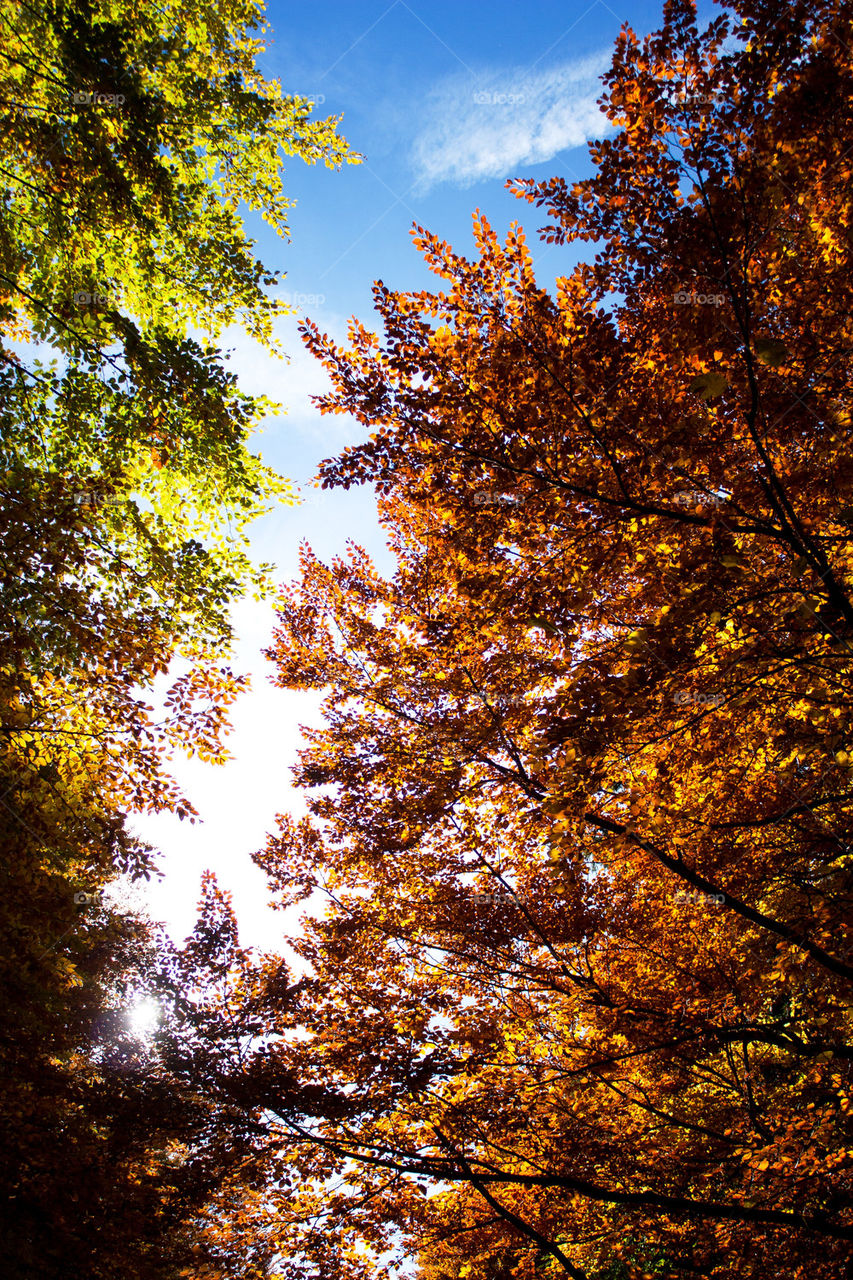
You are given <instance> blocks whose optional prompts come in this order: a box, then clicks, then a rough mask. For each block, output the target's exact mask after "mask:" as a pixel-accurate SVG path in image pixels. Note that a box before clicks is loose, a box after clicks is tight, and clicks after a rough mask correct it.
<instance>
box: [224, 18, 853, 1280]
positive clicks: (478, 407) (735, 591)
mask: <svg viewBox="0 0 853 1280" xmlns="http://www.w3.org/2000/svg"><path fill="white" fill-rule="evenodd" d="M851 19H853V12H851V7H850V6H849V5H848V4H843V3H842V4H838V3H822V2H821V0H818V2H817V3H809V4H804V3H794V4H791V5H788V6H784V13H782V12H780V7H779V6H778V5H773V4H767V3H763V2H759V3H749V2H744V3H739V4H737V5H736V6H734V9H732V10H729V11H727V12H726V13H725V14H724V15H723V16H721V17H719V18H717V19H716V20H715V21H714V22H713V23H712V24H711V25H710V26H709V27H708V28H707V30H705V31H703V32H699V31H698V29H697V27H696V26H695V21H694V13H693V10H692V8H691V6H690V5H689V4H686V3H682V2H680V0H679V2H678V3H671V4H669V5H668V6H667V9H666V15H665V24H664V26H663V27H662V29H661V30H660V31H659V32H658V33H657V34H655V35H654V36H652V37H650V38H649V39H647V40H645V41H644V42H642V43H641V42H639V41H638V40H637V39H636V37H635V36H634V35H633V34H632V33H631V32H630V31H625V32H623V34H622V36H621V37H620V39H619V42H618V44H617V47H616V50H615V55H614V60H613V66H612V69H611V71H610V72H609V73H608V75H607V76H606V77H605V97H604V106H605V109H606V112H607V115H608V118H609V120H610V122H611V124H612V126H613V129H614V131H613V132H612V133H611V135H610V136H609V137H608V138H607V139H606V140H605V141H603V142H600V143H598V144H596V145H595V146H593V148H592V158H593V161H594V173H593V175H592V176H591V177H590V178H588V179H587V180H584V181H580V182H577V183H575V184H573V185H572V184H570V183H568V182H566V181H564V180H562V179H555V180H554V181H551V182H546V183H541V184H540V183H535V182H520V183H518V184H515V190H516V191H517V194H518V195H519V196H520V197H521V198H522V199H524V200H526V201H527V202H529V203H530V204H531V205H532V206H534V207H544V208H545V209H547V211H548V216H549V218H550V220H551V221H550V226H549V227H547V228H546V229H545V231H544V232H543V234H544V236H545V238H546V239H548V240H550V241H552V242H556V243H559V244H564V245H567V246H576V247H580V248H582V242H587V241H588V242H592V243H593V244H594V247H595V255H594V257H592V256H591V254H589V253H588V254H587V259H588V260H586V261H581V262H579V263H578V265H577V266H575V267H574V268H573V269H570V270H569V273H568V274H567V275H566V276H565V277H564V278H562V279H560V280H559V282H558V287H557V290H556V293H555V294H554V295H553V296H551V295H549V294H548V293H547V292H546V291H545V290H543V289H542V288H540V287H538V286H537V283H536V280H535V278H534V271H533V266H532V262H531V256H530V252H529V249H528V248H527V245H526V241H525V237H524V235H523V233H522V232H521V230H520V229H519V228H517V227H516V228H513V229H512V230H511V232H510V234H509V236H508V237H507V239H506V241H505V242H503V243H502V242H500V241H499V239H498V238H497V236H496V235H495V234H494V232H493V231H492V229H491V228H490V226H489V224H488V222H487V221H486V219H485V218H484V217H482V216H479V215H478V217H477V219H476V220H475V224H474V229H475V236H476V246H477V254H476V256H475V257H474V258H471V259H469V258H465V257H463V256H461V255H460V254H458V253H455V252H454V251H453V250H452V249H451V248H450V247H449V246H448V245H447V244H444V243H441V242H439V241H437V240H436V239H435V238H434V237H432V236H431V235H429V234H428V233H427V232H425V231H423V230H420V229H419V230H418V232H417V243H418V245H419V246H420V248H421V249H422V251H423V253H424V255H425V258H426V261H427V262H428V264H429V266H430V267H431V269H432V270H433V271H434V272H435V274H436V275H437V276H438V277H439V279H440V290H439V291H436V292H432V293H430V292H420V293H414V294H406V293H399V292H393V291H391V290H389V289H387V288H386V287H384V286H383V285H382V284H381V283H380V284H378V285H377V287H376V295H375V296H376V306H377V310H378V312H379V315H380V318H381V321H382V324H383V327H384V335H383V336H382V337H381V338H380V337H376V336H375V335H373V334H372V333H370V332H369V331H368V330H367V329H366V328H364V327H363V326H361V325H360V324H357V323H353V326H352V329H351V334H350V339H351V343H350V347H349V349H343V348H340V347H337V346H336V345H335V344H334V343H333V342H332V341H331V340H329V339H328V338H326V337H324V336H323V335H322V334H320V332H319V331H318V330H317V329H316V328H314V327H313V326H310V325H309V326H307V328H306V338H307V342H308V345H309V347H310V348H311V350H312V351H313V352H315V354H316V355H317V356H318V357H319V358H320V359H321V360H322V361H323V362H324V364H325V365H326V368H327V369H328V370H329V372H330V373H331V376H332V379H333V384H334V389H333V391H332V393H330V394H329V395H328V396H326V397H325V398H324V400H323V401H322V407H323V409H324V410H325V411H326V412H331V413H335V412H349V413H352V414H354V415H355V416H356V417H357V418H358V419H359V420H360V421H361V422H362V423H363V424H364V426H365V429H366V433H368V434H367V436H366V439H365V442H364V443H363V444H361V445H359V446H357V447H355V448H352V449H349V450H347V451H346V452H345V453H344V454H343V455H342V456H341V457H339V458H336V459H332V460H330V461H329V462H327V463H326V464H324V468H323V473H322V474H323V481H324V483H325V484H326V485H331V486H345V487H348V486H350V485H353V484H361V483H366V482H372V483H373V484H374V485H375V486H376V489H377V492H378V494H379V508H380V513H381V516H382V519H383V522H384V526H385V529H386V531H387V535H388V538H389V540H390V543H391V545H392V548H393V550H394V551H395V553H396V555H397V559H398V568H397V571H396V573H395V574H394V576H393V577H392V578H391V579H385V578H383V577H382V576H381V575H380V574H379V573H378V572H377V570H376V569H375V568H374V567H373V565H372V564H371V562H370V560H369V558H368V557H367V555H366V554H365V553H363V552H362V551H361V550H359V549H358V548H357V547H355V546H353V547H352V549H351V552H350V554H349V556H348V558H346V559H344V560H341V561H336V562H335V563H333V564H331V565H325V564H323V563H321V562H320V561H319V560H318V559H317V558H316V557H315V556H314V555H313V554H312V552H311V551H310V549H308V548H306V549H305V551H304V555H303V576H302V579H301V581H300V582H298V583H297V584H295V585H294V586H293V588H292V590H291V591H290V594H289V598H288V600H287V602H286V604H285V605H284V607H283V609H282V612H281V621H280V627H279V629H278V632H277V634H276V639H275V647H274V654H275V657H276V661H277V663H278V672H279V677H278V678H279V680H280V683H281V684H282V685H283V686H286V687H289V688H299V689H305V688H310V689H318V690H323V691H325V694H326V702H325V708H326V725H325V727H324V728H323V729H322V730H319V731H314V732H311V733H310V734H309V744H310V745H309V746H308V748H307V750H306V751H305V752H304V754H303V756H302V759H301V764H300V766H299V768H298V771H297V777H298V781H299V782H300V783H301V784H302V785H303V786H304V787H306V788H308V790H309V796H310V801H309V807H310V817H309V818H308V819H306V820H304V821H302V822H299V823H296V822H292V821H290V820H287V819H283V820H282V824H281V830H280V832H279V833H278V834H277V835H276V836H275V837H274V838H272V839H271V840H270V842H269V845H268V847H267V849H266V850H265V852H263V853H262V854H261V855H259V861H260V862H261V865H263V866H264V867H265V868H266V869H267V871H268V873H269V876H270V879H271V883H272V884H273V886H274V888H275V890H276V891H277V893H278V895H279V898H280V900H281V902H282V903H292V902H295V901H299V900H300V899H305V898H308V897H309V896H310V895H312V894H317V893H318V892H321V893H323V894H325V895H326V898H327V902H328V908H327V911H326V912H325V914H323V915H322V917H321V918H318V915H317V911H316V909H315V910H314V911H313V914H311V915H310V916H309V917H307V918H306V922H305V934H304V936H302V937H300V938H296V939H293V940H292V944H293V945H294V946H295V947H296V948H297V949H298V950H299V952H300V953H301V955H302V956H303V958H304V960H305V961H306V962H307V963H308V964H310V967H311V975H312V976H311V978H310V980H307V981H306V982H305V983H304V984H303V985H302V987H301V988H300V990H299V991H298V993H295V994H294V996H293V1000H292V1001H291V1002H290V1003H289V1004H288V1012H287V1017H285V1016H284V1014H283V1013H282V1012H281V1011H280V1010H279V1012H278V1013H276V1012H275V1011H274V1010H273V1009H272V1008H271V1013H270V1018H269V1021H268V1025H267V1031H268V1036H269V1039H268V1041H267V1042H266V1043H265V1044H264V1045H263V1047H262V1048H260V1049H259V1050H258V1054H257V1057H256V1059H255V1062H254V1065H253V1067H252V1071H254V1072H255V1073H256V1079H255V1085H254V1086H253V1087H254V1092H252V1091H251V1090H250V1092H249V1095H248V1096H249V1097H251V1098H253V1099H254V1103H255V1105H256V1106H257V1107H263V1108H264V1112H265V1114H266V1117H267V1121H266V1122H267V1123H268V1125H269V1139H268V1148H267V1150H268V1157H267V1158H268V1159H269V1161H270V1164H269V1165H268V1169H269V1179H268V1185H267V1191H266V1196H265V1197H264V1198H263V1204H262V1205H261V1204H260V1203H259V1204H258V1205H257V1206H256V1209H257V1213H258V1215H259V1216H258V1221H259V1222H260V1221H263V1222H264V1223H265V1224H266V1225H265V1230H266V1231H267V1232H268V1233H271V1234H267V1235H266V1236H265V1237H264V1238H265V1239H276V1240H277V1241H278V1247H279V1249H280V1254H281V1261H280V1262H279V1267H280V1274H281V1275H282V1276H286V1277H288V1278H290V1277H296V1276H303V1275H304V1276H315V1277H332V1276H334V1277H339V1276H347V1277H350V1276H353V1277H354V1276H362V1275H365V1276H366V1275H374V1274H378V1273H380V1272H383V1271H385V1270H387V1268H388V1267H389V1266H391V1265H394V1264H397V1263H400V1262H401V1261H402V1260H403V1259H405V1258H409V1259H411V1258H412V1257H416V1258H417V1261H418V1264H419V1267H420V1274H421V1275H422V1276H423V1277H424V1280H450V1278H451V1277H453V1278H455V1277H457V1276H466V1277H471V1278H473V1280H487V1278H489V1277H491V1278H495V1277H509V1276H517V1277H529V1278H530V1280H532V1278H533V1277H534V1276H535V1275H539V1274H542V1275H551V1274H561V1273H566V1274H568V1275H571V1276H575V1277H587V1278H588V1280H605V1278H606V1280H622V1278H623V1277H625V1278H627V1277H640V1276H661V1277H671V1278H673V1280H674V1278H675V1277H679V1278H680V1277H688V1276H693V1275H702V1276H723V1275H729V1274H735V1275H737V1276H743V1277H769V1276H785V1277H791V1278H794V1277H801V1278H803V1280H804V1278H805V1277H806V1276H809V1277H810V1278H811V1280H814V1278H818V1280H837V1277H839V1276H840V1275H842V1274H843V1272H844V1268H845V1266H846V1260H847V1259H848V1257H849V1252H850V1243H851V1239H853V1219H852V1218H851V1214H850V1188H851V1167H853V1133H851V1126H850V1112H849V1087H850V1062H851V1053H853V1049H851V1036H850V1032H851V1020H850V1005H849V999H850V982H851V978H853V933H851V856H853V852H852V851H851V843H850V841H851V829H850V821H851V803H853V724H851V704H850V697H849V689H850V681H851V658H850V654H851V637H853V602H852V601H851V594H850V585H851V581H853V544H851V527H853V492H852V490H853V464H851V453H850V405H851V399H850V397H851V384H850V362H849V353H850V350H851V330H850V319H849V317H850V314H851V304H853V277H851V272H850V236H851V216H850V213H851V210H850V191H851V185H850V178H851V164H850V158H849V155H850V148H851V144H853V120H851V107H850V103H851V90H852V89H853V63H851V48H853V22H851ZM569 265H570V264H569ZM313 901H314V902H315V903H316V901H317V899H316V897H315V898H314V899H313ZM276 1081H280V1082H284V1083H286V1084H287V1086H288V1087H287V1089H286V1090H285V1094H284V1096H282V1097H280V1096H278V1095H277V1093H276ZM294 1082H298V1085H299V1088H301V1089H302V1090H303V1091H304V1098H303V1102H302V1104H301V1105H300V1101H299V1097H298V1090H295V1088H294V1087H293V1086H294ZM312 1098H313V1100H314V1101H313V1103H312V1102H311V1101H310V1099H312ZM276 1117H277V1118H276ZM273 1153H274V1154H273ZM283 1169H286V1170H288V1171H289V1172H288V1174H287V1176H286V1178H285V1180H284V1182H282V1170H283Z"/></svg>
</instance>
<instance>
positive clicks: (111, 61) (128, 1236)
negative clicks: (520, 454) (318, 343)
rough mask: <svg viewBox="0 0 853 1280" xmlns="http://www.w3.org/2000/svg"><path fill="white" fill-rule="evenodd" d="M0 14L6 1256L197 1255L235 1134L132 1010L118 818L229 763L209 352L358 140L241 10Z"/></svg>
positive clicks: (142, 937) (226, 425)
mask: <svg viewBox="0 0 853 1280" xmlns="http://www.w3.org/2000/svg"><path fill="white" fill-rule="evenodd" d="M0 28H2V32H3V38H2V41H0V44H2V52H0V130H2V141H0V150H1V151H2V155H0V178H2V182H1V183H0V405H1V407H0V531H2V537H0V592H2V603H3V610H2V619H0V844H2V858H0V877H2V886H3V891H2V894H0V937H2V948H0V951H2V959H0V990H2V1007H3V1013H2V1019H0V1071H2V1075H3V1082H4V1088H3V1098H2V1103H0V1112H2V1121H3V1123H2V1129H3V1140H2V1159H0V1164H2V1169H3V1173H2V1182H3V1190H4V1197H3V1211H2V1218H0V1243H2V1248H3V1260H4V1272H5V1273H6V1274H9V1275H12V1276H14V1277H16V1280H17V1277H21V1278H22V1280H23V1278H24V1277H26V1278H27V1280H29V1278H31V1277H32V1278H34V1280H35V1278H37V1280H49V1278H53V1277H56V1278H57V1280H58V1278H59V1277H60V1276H61V1277H62V1278H63V1280H76V1278H77V1277H79V1280H92V1278H93V1277H95V1278H97V1280H108V1278H109V1280H113V1278H115V1280H119V1277H121V1280H125V1278H126V1277H127V1276H129V1275H133V1276H138V1277H144V1278H145V1280H149V1278H150V1280H155V1278H156V1280H165V1278H166V1277H170V1278H171V1277H175V1276H176V1275H177V1274H179V1269H180V1268H181V1266H182V1265H183V1266H185V1267H187V1268H194V1274H196V1275H201V1274H202V1272H203V1264H204V1259H205V1257H206V1256H207V1254H206V1252H205V1247H204V1246H203V1245H202V1244H200V1243H199V1227H198V1223H199V1214H200V1213H201V1210H202V1208H203V1205H204V1204H205V1203H206V1201H207V1199H209V1197H210V1195H211V1194H212V1189H213V1188H214V1187H215V1185H216V1183H217V1178H220V1177H221V1178H222V1179H225V1178H227V1176H228V1168H229V1161H228V1159H227V1158H225V1155H224V1153H225V1149H226V1146H227V1144H226V1142H225V1140H224V1138H223V1137H222V1133H221V1132H220V1131H217V1132H218V1133H219V1136H218V1137H217V1135H216V1134H212V1133H211V1123H210V1107H209V1106H208V1105H207V1104H206V1103H205V1101H204V1100H203V1099H202V1098H201V1096H200V1095H199V1093H198V1091H197V1090H195V1089H194V1088H184V1087H183V1086H182V1085H181V1084H180V1083H179V1082H178V1081H177V1080H176V1079H170V1078H168V1075H167V1072H166V1071H165V1068H163V1066H162V1064H161V1063H160V1062H159V1059H158V1058H157V1056H156V1053H155V1052H154V1049H153V1047H152V1046H151V1045H150V1044H148V1045H146V1044H145V1043H143V1042H141V1041H140V1038H139V1037H138V1036H137V1035H135V1034H134V1031H133V1028H132V1026H130V1025H129V1024H128V1017H129V1014H130V1013H131V1012H132V1010H133V1008H134V1005H135V1002H137V1001H139V1000H140V999H141V998H143V996H144V992H145V990H146V989H147V988H148V989H150V988H151V986H152V984H153V982H154V976H155V972H156V971H157V966H158V964H159V963H160V960H159V959H158V952H157V941H156V938H155V936H154V933H153V931H152V929H151V926H150V924H148V923H146V922H145V921H144V920H143V919H142V918H141V917H140V916H139V914H138V913H135V912H133V911H130V912H128V911H124V912H123V911H122V910H120V909H119V907H117V906H116V904H115V901H114V899H112V898H111V897H110V893H109V891H110V888H111V886H114V882H115V880H116V877H118V876H121V875H122V874H124V875H126V876H129V877H131V878H134V877H136V878H138V877H141V876H146V877H147V876H150V875H151V874H152V873H153V871H154V869H155V867H156V857H155V854H154V851H153V850H151V849H150V848H148V847H147V846H146V845H145V843H144V842H142V841H141V840H139V839H138V838H137V837H136V836H135V835H134V834H133V831H132V827H131V825H130V822H131V820H132V817H133V815H134V814H135V813H139V812H141V811H145V810H164V809H169V810H172V811H173V812H175V813H177V814H178V815H180V816H182V817H183V816H189V815H191V814H192V812H193V810H192V806H191V805H190V804H189V802H188V801H187V800H186V799H185V798H184V797H183V796H182V795H181V794H180V792H179V790H178V788H177V787H176V786H175V784H174V782H173V781H172V779H171V778H170V776H169V766H168V757H169V755H170V753H171V752H172V751H174V750H175V749H178V748H180V749H182V750H187V751H190V752H196V753H198V754H199V755H200V756H201V757H202V758H204V759H207V760H210V761H220V760H222V759H224V757H225V747H224V731H225V729H226V728H227V724H228V721H227V714H228V707H229V704H230V703H231V702H232V701H233V699H234V697H235V696H236V694H237V693H238V692H239V690H240V689H241V688H242V687H243V686H244V684H245V681H244V680H243V679H242V678H241V677H238V676H236V675H235V674H234V673H233V672H232V671H231V670H230V668H229V665H228V656H229V648H230V643H231V638H232V636H231V619H230V611H231V607H232V606H233V604H234V603H235V602H236V601H237V600H238V599H239V598H240V597H241V596H243V595H244V594H245V593H246V592H256V593H257V592H261V591H265V590H267V589H268V586H269V575H268V571H267V569H266V567H265V566H258V565H255V564H253V562H252V559H251V557H250V555H249V551H248V542H247V535H246V526H247V524H248V523H249V522H250V521H251V520H252V519H253V518H254V517H255V516H256V515H258V514H260V513H261V512H263V511H265V510H267V509H269V507H270V505H271V504H272V503H273V502H275V501H288V500H289V497H288V495H289V488H288V485H287V483H286V482H285V481H283V480H282V479H281V478H280V477H278V476H277V475H276V474H275V473H274V472H273V471H272V470H271V469H270V468H269V467H267V466H266V465H265V464H264V463H263V461H262V460H261V458H260V457H259V456H257V455H256V454H254V453H253V452H252V451H251V449H250V446H249V437H250V434H251V432H252V430H253V429H254V427H255V425H256V424H257V422H258V421H259V419H260V417H261V416H262V415H263V414H264V413H265V412H266V411H267V410H268V409H269V408H270V405H269V403H268V402H267V401H265V400H264V399H262V398H253V397H251V396H248V395H246V394H244V393H243V392H242V391H241V389H240V388H239V386H238V385H237V381H236V378H235V376H234V374H233V373H232V372H231V371H230V370H229V368H228V366H227V363H226V360H225V356H224V354H223V352H222V351H220V350H218V349H217V347H216V345H215V343H216V340H217V338H218V337H219V336H220V335H221V334H222V332H223V330H224V329H225V327H226V326H232V325H238V326H241V327H242V328H243V329H245V330H247V331H248V332H249V333H250V334H251V335H252V336H253V337H254V338H255V339H256V340H258V341H259V342H261V343H262V344H264V345H265V346H266V347H268V348H270V349H273V348H274V346H275V341H274V330H273V325H274V322H275V319H276V317H277V316H279V315H281V314H283V313H284V312H285V311H286V310H287V308H286V307H285V306H284V304H283V303H282V301H281V298H280V296H279V291H278V290H277V285H278V281H279V273H278V272H277V271H275V270H273V269H271V268H268V267H267V266H265V265H264V263H263V262H261V261H260V260H259V258H258V257H257V253H256V249H255V245H254V243H253V241H252V240H251V238H250V236H249V234H248V232H247V230H246V227H245V226H244V216H245V215H246V213H247V212H252V211H254V212H257V213H260V214H262V215H263V217H264V218H265V219H266V220H267V222H269V223H270V224H271V225H272V226H273V227H274V228H275V229H276V231H277V232H279V233H280V234H281V235H282V236H286V235H287V210H288V207H289V203H290V202H289V200H288V198H287V197H286V195H284V194H283V191H282V186H281V160H282V155H287V156H292V157H295V158H296V159H298V160H300V161H304V162H306V163H314V162H317V161H323V162H324V163H326V164H327V165H329V166H331V167H337V166H339V165H340V164H342V163H344V162H350V161H355V160H358V159H359V157H358V156H357V155H356V154H355V153H353V152H352V151H351V150H350V149H349V147H348V145H347V143H346V142H345V141H344V140H343V139H342V138H341V136H340V135H339V134H338V132H337V126H338V123H339V121H338V120H337V119H336V118H334V117H332V118H330V119H328V120H317V119H314V118H313V117H312V115H311V106H312V104H311V103H310V102H309V101H307V100H306V99H304V98H300V97H298V96H293V95H285V94H283V92H282V90H281V86H280V85H279V84H278V83H276V82H273V81H269V80H266V79H265V78H264V77H263V76H262V75H261V73H260V72H259V70H258V67H257V58H258V55H259V54H260V53H262V52H263V49H264V48H265V39H266V28H265V25H264V21H263V8H262V6H261V5H260V4H259V3H256V2H255V0H246V2H243V0H238V2H237V3H230V2H228V0H223V2H222V3H220V2H219V0H214V2H213V3H205V4H196V3H190V4H184V3H180V4H178V3H172V2H171V0H165V2H164V3H158V4H156V5H150V4H143V5H138V4H130V3H128V2H127V0H93V2H92V3H87V2H85V0H69V2H66V0H55V2H54V0H48V2H47V3H37V4H30V3H28V2H27V0H22V3H17V2H15V3H10V2H9V0H2V2H0ZM168 673H171V685H170V688H169V690H168V692H167V693H166V694H165V695H164V697H163V699H162V700H161V701H162V705H161V706H160V707H159V709H158V710H156V711H155V708H154V707H153V706H151V705H149V703H148V701H147V700H146V699H147V698H148V697H150V694H151V690H152V688H153V687H154V684H155V681H157V680H158V678H159V677H163V676H166V675H167V674H168ZM202 1150H203V1154H199V1153H200V1152H202ZM217 1156H218V1158H219V1164H218V1166H217ZM235 1159H236V1157H235ZM185 1273H186V1274H188V1273H189V1272H188V1271H185Z"/></svg>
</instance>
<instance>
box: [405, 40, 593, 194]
mask: <svg viewBox="0 0 853 1280" xmlns="http://www.w3.org/2000/svg"><path fill="white" fill-rule="evenodd" d="M611 57H612V51H611V50H610V49H606V50H601V52H599V53H596V54H592V55H590V56H588V57H586V58H581V59H577V60H575V61H572V62H564V63H562V64H561V65H560V66H557V67H551V68H550V69H548V70H547V71H536V72H528V71H525V70H523V69H521V68H509V69H507V70H505V71H503V72H501V71H493V72H490V73H488V74H485V75H482V76H480V77H479V78H478V79H477V80H476V81H472V79H471V78H470V77H469V76H466V75H458V76H452V77H450V78H448V79H447V80H444V81H442V82H441V83H440V84H439V85H438V86H437V87H436V89H435V90H434V92H433V94H432V95H431V101H430V104H429V108H428V117H427V122H426V124H425V127H424V128H423V129H422V130H421V133H420V134H419V135H418V137H417V138H416V139H415V143H414V148H413V156H412V159H413V164H414V168H415V171H416V173H417V176H418V180H419V184H420V186H421V187H422V188H423V189H427V188H429V187H432V186H435V185H436V184H437V183H439V182H455V183H457V184H459V185H461V186H469V185H470V184H471V183H473V182H476V181H478V180H479V179H481V178H499V177H512V176H515V172H516V171H517V169H518V167H519V166H520V165H525V164H536V163H538V162H540V161H543V160H550V159H551V158H552V156H555V155H557V154H558V152H560V151H566V150H568V149H570V148H571V147H578V146H581V145H582V144H583V143H584V142H587V141H588V140H589V139H590V138H594V137H601V136H602V135H603V134H604V133H606V132H608V130H609V125H608V121H607V120H606V118H605V117H604V115H603V114H602V113H601V111H600V110H599V108H598V107H597V106H596V99H597V98H599V97H600V96H601V91H602V85H601V82H600V80H599V76H600V75H601V73H602V72H603V71H605V70H606V69H607V67H608V66H609V65H610V60H611Z"/></svg>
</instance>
